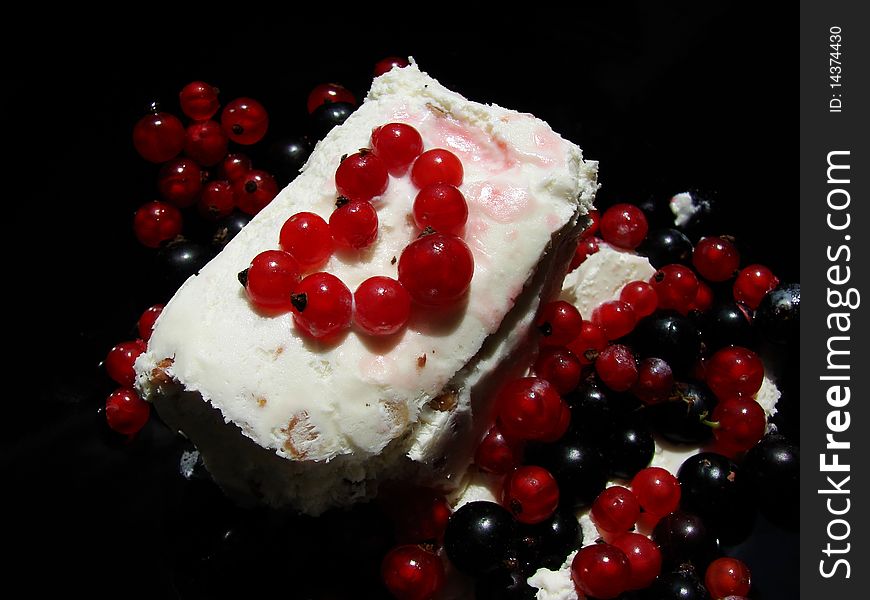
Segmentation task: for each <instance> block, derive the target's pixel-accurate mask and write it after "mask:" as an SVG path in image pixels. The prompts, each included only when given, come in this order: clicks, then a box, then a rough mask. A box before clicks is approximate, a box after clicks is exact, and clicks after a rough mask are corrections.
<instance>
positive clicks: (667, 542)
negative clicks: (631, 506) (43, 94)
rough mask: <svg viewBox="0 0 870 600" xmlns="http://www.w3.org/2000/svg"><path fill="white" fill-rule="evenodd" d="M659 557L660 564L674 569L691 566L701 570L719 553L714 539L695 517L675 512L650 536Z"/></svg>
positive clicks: (660, 522)
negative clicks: (690, 564)
mask: <svg viewBox="0 0 870 600" xmlns="http://www.w3.org/2000/svg"><path fill="white" fill-rule="evenodd" d="M652 539H653V541H654V542H655V543H656V544H658V546H659V549H660V550H661V553H662V563H663V564H665V565H667V566H669V567H674V566H678V565H681V564H683V563H687V562H688V563H692V564H693V565H695V567H697V568H698V569H704V568H705V567H706V566H707V565H708V564H709V563H710V561H711V560H713V558H714V556H715V555H716V551H717V549H718V546H719V544H718V542H717V540H716V537H715V536H714V535H713V534H712V532H711V531H710V530H709V529H708V528H707V526H706V525H705V524H704V521H702V520H701V518H700V517H698V516H697V515H693V514H691V513H687V512H683V511H677V512H672V513H670V514H668V515H665V516H664V517H662V519H661V521H659V522H658V524H657V525H656V526H655V529H653V534H652Z"/></svg>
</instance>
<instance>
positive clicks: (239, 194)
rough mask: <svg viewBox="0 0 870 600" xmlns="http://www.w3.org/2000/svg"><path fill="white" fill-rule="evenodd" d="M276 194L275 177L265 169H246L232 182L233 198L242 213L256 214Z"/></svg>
mask: <svg viewBox="0 0 870 600" xmlns="http://www.w3.org/2000/svg"><path fill="white" fill-rule="evenodd" d="M277 195H278V184H277V183H276V182H275V178H274V177H272V176H271V175H269V174H268V173H266V172H265V171H259V170H256V169H255V170H253V171H248V172H247V173H245V174H244V176H242V177H241V178H239V179H237V180H236V182H235V183H233V199H234V200H235V203H236V206H238V207H239V210H241V211H242V212H243V213H246V214H249V215H256V214H257V213H258V212H260V211H261V210H263V209H264V208H265V207H266V205H268V204H269V203H270V202H271V201H272V200H273V199H274V198H275V196H277Z"/></svg>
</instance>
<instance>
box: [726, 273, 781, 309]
mask: <svg viewBox="0 0 870 600" xmlns="http://www.w3.org/2000/svg"><path fill="white" fill-rule="evenodd" d="M778 285H779V278H778V277H777V276H776V275H774V274H773V272H772V271H771V270H770V269H768V268H767V267H765V266H764V265H749V266H748V267H744V268H743V269H741V271H740V272H739V273H738V274H737V279H735V280H734V300H736V301H737V302H742V303H743V304H745V305H746V306H748V307H749V308H751V309H752V310H755V309H756V308H758V305H759V304H761V300H762V298H764V295H765V294H767V292H769V291H770V290H772V289H774V288H775V287H776V286H778Z"/></svg>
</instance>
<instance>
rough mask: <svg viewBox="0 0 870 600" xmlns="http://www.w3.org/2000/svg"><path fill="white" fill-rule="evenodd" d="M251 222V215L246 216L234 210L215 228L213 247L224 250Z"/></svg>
mask: <svg viewBox="0 0 870 600" xmlns="http://www.w3.org/2000/svg"><path fill="white" fill-rule="evenodd" d="M250 222H251V216H250V215H246V214H245V213H243V212H242V211H240V210H234V211H233V212H232V213H231V214H230V215H229V216H228V217H225V218H223V219H221V220H220V221H219V222H218V224H217V225H216V226H215V230H214V234H213V236H212V240H211V243H212V245H213V246H215V248H217V249H218V250H222V249H223V248H224V247H225V246H226V245H227V244H228V243H229V242H230V240H232V239H233V238H234V237H236V235H238V233H239V232H240V231H241V230H242V229H244V227H245V225H247V224H248V223H250Z"/></svg>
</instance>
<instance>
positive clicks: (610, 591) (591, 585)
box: [571, 544, 631, 600]
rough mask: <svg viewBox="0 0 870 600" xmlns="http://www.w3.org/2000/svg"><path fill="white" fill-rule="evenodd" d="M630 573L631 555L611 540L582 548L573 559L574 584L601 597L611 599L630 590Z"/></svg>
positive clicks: (588, 592)
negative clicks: (610, 541) (629, 560)
mask: <svg viewBox="0 0 870 600" xmlns="http://www.w3.org/2000/svg"><path fill="white" fill-rule="evenodd" d="M630 577H631V566H630V564H629V562H628V557H626V556H625V553H624V552H623V551H622V550H620V549H619V548H617V547H616V546H612V545H610V544H593V545H591V546H586V547H584V548H581V549H580V551H579V552H578V553H577V555H576V556H575V557H574V560H573V561H572V562H571V579H572V580H573V581H574V585H576V586H577V589H578V590H580V591H581V592H583V593H584V594H586V595H587V596H593V597H595V598H598V599H599V600H610V599H612V598H616V597H617V596H619V595H620V594H621V593H622V592H624V591H626V589H627V586H628V582H629V578H630Z"/></svg>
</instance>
